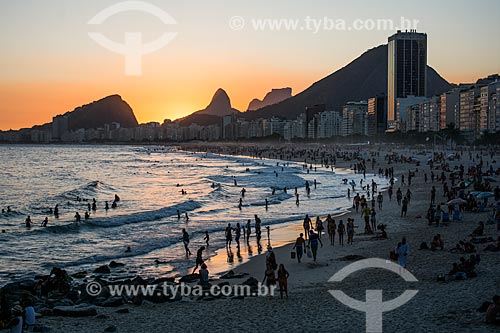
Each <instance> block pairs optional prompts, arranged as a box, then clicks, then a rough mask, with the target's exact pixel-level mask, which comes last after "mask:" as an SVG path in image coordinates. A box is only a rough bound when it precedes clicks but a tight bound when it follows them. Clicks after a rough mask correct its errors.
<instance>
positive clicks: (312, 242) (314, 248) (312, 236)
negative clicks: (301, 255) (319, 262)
mask: <svg viewBox="0 0 500 333" xmlns="http://www.w3.org/2000/svg"><path fill="white" fill-rule="evenodd" d="M318 242H319V244H321V247H323V242H322V241H321V238H319V236H318V234H317V233H315V232H314V230H310V231H309V243H307V246H310V247H311V252H312V255H313V261H314V262H316V257H317V255H318Z"/></svg>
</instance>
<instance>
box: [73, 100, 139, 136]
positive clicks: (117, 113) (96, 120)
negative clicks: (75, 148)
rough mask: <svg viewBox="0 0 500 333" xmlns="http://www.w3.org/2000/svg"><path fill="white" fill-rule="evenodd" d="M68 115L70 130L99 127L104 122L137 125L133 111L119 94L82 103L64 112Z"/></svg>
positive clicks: (126, 125)
mask: <svg viewBox="0 0 500 333" xmlns="http://www.w3.org/2000/svg"><path fill="white" fill-rule="evenodd" d="M64 115H65V116H67V117H68V129H69V130H70V131H72V130H77V129H80V128H84V129H89V128H99V127H103V126H104V125H105V124H111V123H114V122H115V123H119V124H120V126H121V127H137V126H139V124H138V123H137V119H136V118H135V115H134V111H133V110H132V108H131V107H130V106H129V105H128V104H127V102H125V101H124V100H123V99H122V98H121V97H120V96H119V95H111V96H107V97H104V98H103V99H100V100H98V101H95V102H92V103H90V104H86V105H82V106H79V107H77V108H76V109H74V110H73V111H70V112H67V113H65V114H64Z"/></svg>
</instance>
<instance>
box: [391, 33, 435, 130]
mask: <svg viewBox="0 0 500 333" xmlns="http://www.w3.org/2000/svg"><path fill="white" fill-rule="evenodd" d="M387 73H388V77H387V82H388V87H387V122H388V127H389V128H390V129H397V128H398V115H397V109H396V102H397V99H398V98H406V97H407V96H410V95H411V96H417V97H420V96H426V94H427V34H425V33H418V32H416V30H410V31H405V32H402V31H400V30H398V32H397V33H396V34H394V35H392V36H391V37H389V46H388V69H387ZM399 118H401V117H399ZM401 120H402V121H405V120H406V119H401Z"/></svg>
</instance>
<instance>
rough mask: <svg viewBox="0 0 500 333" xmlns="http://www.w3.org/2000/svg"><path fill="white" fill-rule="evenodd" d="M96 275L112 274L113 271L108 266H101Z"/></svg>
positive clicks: (95, 271)
mask: <svg viewBox="0 0 500 333" xmlns="http://www.w3.org/2000/svg"><path fill="white" fill-rule="evenodd" d="M94 273H96V274H109V273H111V269H110V268H109V266H108V265H103V266H99V267H97V268H96V269H95V270H94Z"/></svg>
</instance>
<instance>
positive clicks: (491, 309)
mask: <svg viewBox="0 0 500 333" xmlns="http://www.w3.org/2000/svg"><path fill="white" fill-rule="evenodd" d="M499 315H500V296H498V295H495V296H493V303H492V304H490V306H488V309H487V310H486V316H485V322H486V323H488V324H494V325H500V319H499V318H498V317H499Z"/></svg>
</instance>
